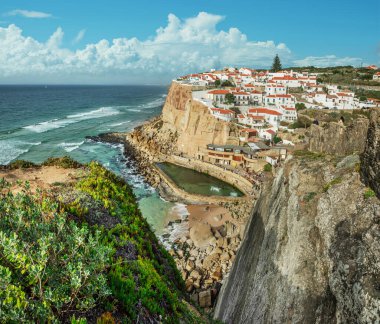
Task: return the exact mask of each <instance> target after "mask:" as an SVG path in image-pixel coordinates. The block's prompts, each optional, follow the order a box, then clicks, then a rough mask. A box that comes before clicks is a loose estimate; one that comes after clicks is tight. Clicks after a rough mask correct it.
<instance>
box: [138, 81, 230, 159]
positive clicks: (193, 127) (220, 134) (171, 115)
mask: <svg viewBox="0 0 380 324" xmlns="http://www.w3.org/2000/svg"><path fill="white" fill-rule="evenodd" d="M233 134H234V131H233V126H232V125H231V124H230V123H227V122H225V121H221V120H217V119H216V118H215V117H213V116H212V115H211V114H210V113H209V111H208V108H207V107H206V106H205V105H203V104H202V103H201V102H199V101H196V100H193V98H192V87H191V86H186V85H181V84H179V83H176V82H173V83H172V85H171V86H170V89H169V92H168V96H167V98H166V102H165V105H164V107H163V111H162V114H161V116H160V117H159V118H158V119H157V121H156V122H155V123H152V122H151V123H147V124H145V125H143V126H141V127H139V128H137V129H136V131H135V132H133V133H132V134H131V137H132V138H138V140H139V141H140V142H145V143H147V144H148V145H149V146H150V148H149V151H151V152H152V150H153V151H160V152H163V153H165V154H168V153H171V152H175V153H181V154H185V155H188V156H189V157H196V156H197V152H198V150H199V148H202V149H204V148H205V147H206V145H207V144H210V143H214V144H226V143H229V142H231V141H232V137H230V135H233Z"/></svg>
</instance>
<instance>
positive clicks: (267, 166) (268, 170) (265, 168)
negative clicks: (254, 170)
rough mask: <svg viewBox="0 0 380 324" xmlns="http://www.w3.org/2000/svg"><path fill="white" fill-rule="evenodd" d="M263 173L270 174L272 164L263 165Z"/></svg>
mask: <svg viewBox="0 0 380 324" xmlns="http://www.w3.org/2000/svg"><path fill="white" fill-rule="evenodd" d="M264 171H265V172H271V171H272V164H270V163H267V164H265V165H264Z"/></svg>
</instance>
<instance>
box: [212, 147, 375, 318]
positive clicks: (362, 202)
mask: <svg viewBox="0 0 380 324" xmlns="http://www.w3.org/2000/svg"><path fill="white" fill-rule="evenodd" d="M340 160H341V159H338V158H336V157H324V156H323V155H316V154H314V155H313V154H311V153H310V156H309V157H307V156H304V157H302V158H293V159H292V160H290V161H287V162H286V163H285V166H284V167H283V169H280V170H279V171H278V172H277V175H276V177H275V179H274V181H273V183H272V184H267V186H266V188H265V189H264V191H263V194H262V195H261V197H260V198H259V200H258V201H257V203H256V206H255V208H254V211H253V214H252V217H251V220H250V223H249V224H248V225H247V231H246V233H245V237H244V239H243V242H242V244H241V246H240V249H239V250H238V253H237V256H236V259H235V262H234V264H233V266H232V269H231V271H230V274H229V277H228V279H227V280H226V281H225V282H224V284H223V287H222V290H221V293H220V295H219V298H218V302H217V306H216V310H215V317H216V318H217V319H220V320H222V321H223V322H226V323H336V322H338V323H375V322H379V321H380V311H379V310H380V286H379V282H380V261H379V260H380V227H379V224H380V201H379V200H378V199H377V198H376V197H366V196H365V194H364V193H365V191H366V187H365V186H364V185H363V184H362V182H361V181H360V175H359V172H358V168H357V164H356V161H357V158H355V157H353V158H349V159H347V158H346V159H345V160H344V161H340ZM339 162H341V163H339Z"/></svg>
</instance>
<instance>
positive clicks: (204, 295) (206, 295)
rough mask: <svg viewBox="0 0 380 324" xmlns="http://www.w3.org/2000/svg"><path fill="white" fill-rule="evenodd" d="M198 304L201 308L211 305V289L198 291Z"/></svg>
mask: <svg viewBox="0 0 380 324" xmlns="http://www.w3.org/2000/svg"><path fill="white" fill-rule="evenodd" d="M198 296H199V306H200V307H202V308H206V307H211V305H212V303H211V290H206V291H201V292H200V293H199V295H198Z"/></svg>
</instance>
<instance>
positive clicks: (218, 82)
mask: <svg viewBox="0 0 380 324" xmlns="http://www.w3.org/2000/svg"><path fill="white" fill-rule="evenodd" d="M219 86H220V80H219V79H218V80H216V81H215V87H219Z"/></svg>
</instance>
